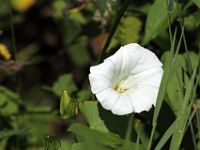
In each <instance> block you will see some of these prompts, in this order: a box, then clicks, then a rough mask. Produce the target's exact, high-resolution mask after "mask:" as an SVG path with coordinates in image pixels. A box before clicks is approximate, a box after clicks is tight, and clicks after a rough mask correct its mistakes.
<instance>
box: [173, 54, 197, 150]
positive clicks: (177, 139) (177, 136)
mask: <svg viewBox="0 0 200 150" xmlns="http://www.w3.org/2000/svg"><path fill="white" fill-rule="evenodd" d="M198 66H199V58H198V62H197V64H196V66H195V69H194V71H193V74H192V78H191V80H190V82H189V84H188V86H187V87H186V93H185V97H184V100H183V105H182V109H181V110H180V113H179V115H178V116H177V119H176V127H175V128H176V131H175V133H174V134H173V136H172V140H171V143H170V150H178V149H179V148H180V145H181V142H182V139H183V136H184V133H185V132H184V131H185V127H186V124H187V120H188V117H189V115H188V114H189V112H190V110H191V108H188V104H189V102H190V101H191V98H192V94H193V89H194V82H195V77H196V75H197V68H198Z"/></svg>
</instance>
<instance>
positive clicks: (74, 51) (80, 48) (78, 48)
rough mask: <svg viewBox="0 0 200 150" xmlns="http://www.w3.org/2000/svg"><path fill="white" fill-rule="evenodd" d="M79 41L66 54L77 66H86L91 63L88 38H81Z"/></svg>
mask: <svg viewBox="0 0 200 150" xmlns="http://www.w3.org/2000/svg"><path fill="white" fill-rule="evenodd" d="M77 41H78V42H76V43H74V44H72V45H70V46H69V47H68V48H67V50H66V53H67V55H69V56H70V58H71V60H72V62H73V63H74V64H75V65H76V66H80V67H82V66H86V65H88V64H89V63H90V54H89V51H88V48H87V46H86V45H87V44H86V43H87V38H86V37H81V38H79V39H77Z"/></svg>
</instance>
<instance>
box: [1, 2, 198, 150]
mask: <svg viewBox="0 0 200 150" xmlns="http://www.w3.org/2000/svg"><path fill="white" fill-rule="evenodd" d="M123 2H124V1H122V0H119V1H117V0H94V1H92V0H74V1H72V0H52V1H50V0H38V1H37V0H1V1H0V7H1V8H0V20H1V21H0V44H1V45H4V46H6V47H8V49H6V53H8V54H11V56H12V57H11V58H9V59H5V56H3V54H2V53H0V149H2V150H4V149H5V150H15V149H19V150H25V149H28V150H40V149H41V150H43V149H48V150H50V149H58V150H68V149H69V150H70V149H71V150H86V149H88V150H90V149H91V150H93V149H94V147H95V149H97V150H107V149H108V150H111V149H118V150H129V149H147V147H148V145H149V143H150V142H151V141H152V144H150V146H152V147H151V148H152V149H154V148H157V147H162V149H167V150H168V149H170V146H169V145H170V144H169V143H171V145H173V144H176V143H178V142H177V141H178V140H179V141H182V138H183V141H182V144H181V145H180V144H179V145H178V146H181V148H182V149H195V148H196V149H199V147H200V146H199V145H200V144H199V143H200V136H199V132H200V127H199V125H200V119H199V116H200V115H199V113H200V112H199V106H198V101H199V92H200V91H199V87H200V77H199V74H198V71H199V70H198V69H199V68H198V67H197V68H198V69H197V71H196V74H195V78H192V74H193V72H194V70H195V65H196V64H197V61H198V59H199V54H198V52H199V41H200V30H199V27H200V19H199V18H200V10H199V8H200V1H199V0H177V1H175V0H168V1H163V0H154V1H153V0H151V1H147V0H143V1H131V2H130V4H129V6H128V8H127V10H126V11H125V13H124V14H123V17H122V19H121V20H120V22H119V24H117V29H116V31H115V33H114V36H113V38H112V39H111V43H110V44H109V47H108V49H107V51H106V52H107V54H106V55H109V54H111V53H113V52H115V51H116V50H117V49H118V47H119V46H121V45H125V44H128V43H132V42H137V43H141V44H143V45H144V46H145V47H147V48H149V49H151V50H152V51H154V52H155V53H156V54H157V56H159V57H160V58H162V62H163V64H164V66H166V62H167V59H168V56H169V50H170V47H171V46H172V45H171V44H170V42H171V41H172V37H170V36H169V33H168V30H169V29H171V30H170V31H169V32H170V33H171V34H172V35H173V34H174V31H175V30H176V31H177V36H175V37H176V38H177V37H180V35H181V38H180V39H182V40H181V42H180V47H179V49H180V54H177V56H176V57H175V55H173V56H174V57H171V58H170V59H171V60H172V62H170V64H173V65H172V66H171V68H172V70H169V76H168V77H169V82H167V81H166V82H167V83H168V84H166V85H165V86H166V91H164V92H165V93H163V97H164V99H163V104H162V109H161V111H160V112H159V117H158V116H157V117H158V120H157V119H156V121H158V122H156V123H157V127H156V129H155V133H154V136H153V138H151V137H150V131H151V129H152V128H153V126H152V124H151V122H152V118H153V109H152V110H151V111H150V112H148V113H146V112H143V113H141V114H136V116H135V120H134V124H133V126H132V128H133V131H132V134H131V141H127V140H124V137H125V134H124V133H125V131H126V127H127V120H128V117H127V116H114V115H113V114H111V112H109V111H106V110H103V108H102V107H101V106H100V105H99V104H98V102H96V101H95V100H94V97H93V95H92V93H91V91H90V87H89V82H88V73H89V67H90V66H91V65H94V64H96V61H97V58H98V56H99V55H100V53H101V50H102V48H103V45H104V43H105V41H106V40H107V38H108V35H109V32H110V31H112V29H113V26H112V25H113V21H114V18H119V13H118V12H119V10H120V8H121V6H122V4H123ZM183 26H184V34H183V28H182V27H183ZM181 32H182V34H181ZM176 38H175V41H176V42H174V47H173V49H174V50H175V49H176V48H177V47H178V45H177V43H178V42H177V39H178V38H177V39H176ZM15 49H16V52H15ZM192 82H194V84H195V85H194V86H192V89H194V91H193V92H194V93H193V94H191V93H190V94H186V93H187V92H186V91H188V90H189V89H191V87H190V84H192ZM197 83H198V84H197ZM62 91H67V92H68V93H69V94H70V96H71V99H70V100H73V107H74V106H75V109H72V112H70V113H69V112H68V110H69V109H67V107H68V105H65V104H66V101H65V100H66V98H65V99H63V98H62V97H61V101H59V99H60V96H61V94H62ZM187 95H189V96H187ZM186 96H187V97H189V99H187V97H186ZM185 97H186V98H185ZM68 100H69V99H68ZM184 100H188V102H189V104H188V105H185V106H184V103H185V102H184ZM68 102H69V101H67V104H69V103H70V102H69V103H68ZM63 103H64V104H63ZM60 104H61V105H60ZM60 106H61V108H60ZM183 106H184V109H183ZM160 108H161V106H160ZM160 108H158V109H157V110H159V109H160ZM66 109H67V110H66ZM183 110H187V111H185V112H187V113H188V114H189V115H188V114H187V115H185V116H186V118H184V117H183V114H182V111H183ZM59 111H60V112H62V113H61V116H60V114H59ZM66 113H67V115H68V116H67V117H66ZM192 114H194V115H192ZM157 115H158V114H157ZM63 116H64V118H65V119H62V117H63ZM162 118H164V120H163V119H162ZM177 118H178V119H177ZM160 120H161V121H160ZM176 120H178V121H176ZM189 120H190V124H189ZM154 121H155V120H154ZM181 121H183V122H184V121H185V122H186V123H185V125H184V126H181V125H179V123H180V122H181ZM177 124H178V125H177ZM175 125H176V126H175ZM188 126H189V128H188ZM172 129H173V130H172ZM178 129H181V130H183V133H185V134H184V136H183V137H181V136H177V135H178V134H177V133H178ZM174 135H176V136H174ZM170 137H173V139H175V141H174V142H173V141H172V142H171V140H170ZM160 139H161V140H160ZM159 140H160V141H159ZM149 141H150V142H149ZM171 147H172V146H171ZM171 149H172V148H171Z"/></svg>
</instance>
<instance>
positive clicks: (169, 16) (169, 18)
mask: <svg viewBox="0 0 200 150" xmlns="http://www.w3.org/2000/svg"><path fill="white" fill-rule="evenodd" d="M168 24H169V38H170V43H171V45H172V43H173V38H172V28H171V15H170V13H168Z"/></svg>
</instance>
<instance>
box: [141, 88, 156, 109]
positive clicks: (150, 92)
mask: <svg viewBox="0 0 200 150" xmlns="http://www.w3.org/2000/svg"><path fill="white" fill-rule="evenodd" d="M137 90H138V91H140V92H141V93H143V94H144V95H145V97H148V98H149V100H150V101H151V103H152V105H154V106H155V105H156V100H157V96H158V91H159V88H158V87H152V86H146V85H139V86H138V87H137Z"/></svg>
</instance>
